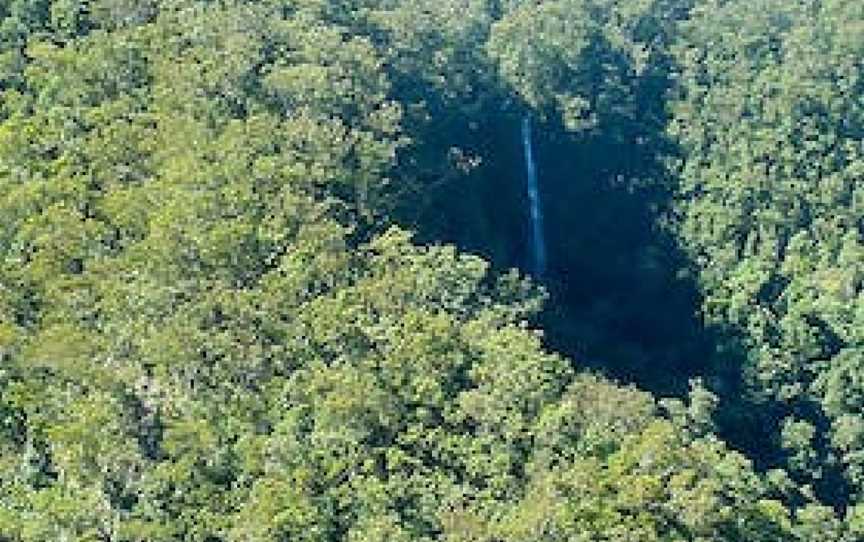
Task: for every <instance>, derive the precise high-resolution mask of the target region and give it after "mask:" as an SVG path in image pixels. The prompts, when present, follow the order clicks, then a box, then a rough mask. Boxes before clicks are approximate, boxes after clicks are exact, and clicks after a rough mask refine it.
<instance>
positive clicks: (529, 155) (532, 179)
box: [522, 115, 546, 277]
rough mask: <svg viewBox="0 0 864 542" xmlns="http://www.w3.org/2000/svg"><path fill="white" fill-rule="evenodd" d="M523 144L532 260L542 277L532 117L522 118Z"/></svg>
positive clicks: (540, 212)
mask: <svg viewBox="0 0 864 542" xmlns="http://www.w3.org/2000/svg"><path fill="white" fill-rule="evenodd" d="M522 146H523V149H524V152H525V174H526V181H527V183H528V205H529V207H530V216H531V251H532V259H533V261H532V262H531V263H532V264H533V266H534V274H535V275H536V276H537V277H542V276H543V274H544V273H546V239H545V236H544V234H543V208H542V205H541V204H540V188H539V186H538V181H537V166H536V164H535V163H534V143H533V141H532V137H531V117H529V116H528V115H525V116H524V117H523V118H522Z"/></svg>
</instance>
